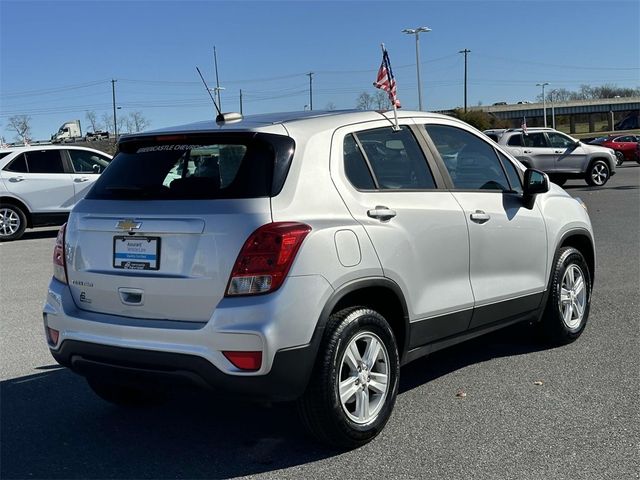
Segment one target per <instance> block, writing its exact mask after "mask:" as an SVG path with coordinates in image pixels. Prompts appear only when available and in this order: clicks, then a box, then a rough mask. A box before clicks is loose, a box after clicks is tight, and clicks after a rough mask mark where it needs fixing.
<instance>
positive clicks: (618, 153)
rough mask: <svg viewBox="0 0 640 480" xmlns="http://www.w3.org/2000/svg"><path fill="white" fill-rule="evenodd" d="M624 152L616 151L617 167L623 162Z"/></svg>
mask: <svg viewBox="0 0 640 480" xmlns="http://www.w3.org/2000/svg"><path fill="white" fill-rule="evenodd" d="M624 160H625V158H624V153H622V152H620V151H616V167H619V166H620V165H622V164H623V163H624Z"/></svg>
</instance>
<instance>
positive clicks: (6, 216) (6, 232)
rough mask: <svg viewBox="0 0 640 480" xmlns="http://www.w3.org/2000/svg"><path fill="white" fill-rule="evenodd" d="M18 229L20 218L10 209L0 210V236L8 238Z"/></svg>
mask: <svg viewBox="0 0 640 480" xmlns="http://www.w3.org/2000/svg"><path fill="white" fill-rule="evenodd" d="M19 229H20V217H19V216H18V214H17V213H16V211H15V210H12V209H11V208H2V209H0V235H1V236H3V237H8V236H10V235H13V234H15V233H16V232H17V231H18V230H19Z"/></svg>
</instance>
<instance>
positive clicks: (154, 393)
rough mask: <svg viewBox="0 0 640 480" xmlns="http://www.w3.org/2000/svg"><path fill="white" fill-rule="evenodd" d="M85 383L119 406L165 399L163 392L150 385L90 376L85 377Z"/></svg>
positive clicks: (103, 397) (104, 398)
mask: <svg viewBox="0 0 640 480" xmlns="http://www.w3.org/2000/svg"><path fill="white" fill-rule="evenodd" d="M87 383H88V384H89V387H91V390H93V392H94V393H95V394H96V395H98V396H99V397H100V398H101V399H103V400H105V401H106V402H109V403H112V404H114V405H118V406H121V407H145V406H151V405H156V404H159V403H162V401H163V400H164V399H165V395H164V392H162V391H161V390H158V389H155V388H152V387H148V388H146V387H145V386H133V385H128V384H126V385H125V384H120V383H118V382H117V381H105V380H102V379H97V378H92V377H88V378H87Z"/></svg>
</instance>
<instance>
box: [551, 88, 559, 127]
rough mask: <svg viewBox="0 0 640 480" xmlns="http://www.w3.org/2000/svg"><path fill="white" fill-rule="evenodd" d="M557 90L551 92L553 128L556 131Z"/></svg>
mask: <svg viewBox="0 0 640 480" xmlns="http://www.w3.org/2000/svg"><path fill="white" fill-rule="evenodd" d="M556 91H557V90H551V91H550V92H549V95H550V99H551V128H553V129H554V130H555V129H556V100H555V98H553V96H554V95H555V93H556Z"/></svg>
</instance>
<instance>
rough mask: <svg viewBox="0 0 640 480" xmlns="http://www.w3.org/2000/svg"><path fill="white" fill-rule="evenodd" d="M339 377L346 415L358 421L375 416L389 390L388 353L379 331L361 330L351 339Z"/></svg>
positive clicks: (343, 357)
mask: <svg viewBox="0 0 640 480" xmlns="http://www.w3.org/2000/svg"><path fill="white" fill-rule="evenodd" d="M337 381H338V394H339V397H340V404H341V405H342V409H343V410H344V412H345V413H346V415H347V417H349V419H350V420H352V421H353V422H355V423H358V424H366V423H369V422H371V421H372V420H374V419H375V418H376V416H377V415H378V413H380V410H381V409H382V407H383V406H384V402H385V399H386V397H387V394H388V391H389V354H388V353H387V349H386V347H385V346H384V343H383V342H382V341H381V340H380V338H379V337H378V336H377V335H375V334H374V333H371V332H362V333H360V334H359V335H357V336H355V337H354V338H353V339H352V340H351V341H350V342H349V345H348V346H347V348H346V350H345V352H344V354H343V356H342V360H341V361H340V371H339V375H338V378H337Z"/></svg>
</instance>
